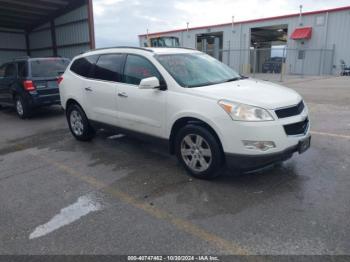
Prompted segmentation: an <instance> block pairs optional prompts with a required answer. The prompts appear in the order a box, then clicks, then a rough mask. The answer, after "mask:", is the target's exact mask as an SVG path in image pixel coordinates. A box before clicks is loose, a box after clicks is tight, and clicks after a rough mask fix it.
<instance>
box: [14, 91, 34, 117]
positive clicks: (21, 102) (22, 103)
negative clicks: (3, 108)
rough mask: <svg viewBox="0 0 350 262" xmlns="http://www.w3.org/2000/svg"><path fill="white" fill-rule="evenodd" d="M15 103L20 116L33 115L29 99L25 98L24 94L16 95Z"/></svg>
mask: <svg viewBox="0 0 350 262" xmlns="http://www.w3.org/2000/svg"><path fill="white" fill-rule="evenodd" d="M14 104H15V109H16V113H17V115H18V117H19V118H21V119H26V118H28V117H30V115H31V113H30V107H29V105H28V103H27V101H26V100H25V99H23V97H22V96H19V95H17V96H15V99H14Z"/></svg>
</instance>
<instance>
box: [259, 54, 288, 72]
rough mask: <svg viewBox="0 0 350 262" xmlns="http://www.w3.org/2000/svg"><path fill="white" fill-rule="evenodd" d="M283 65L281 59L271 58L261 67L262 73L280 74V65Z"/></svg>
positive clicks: (283, 60)
mask: <svg viewBox="0 0 350 262" xmlns="http://www.w3.org/2000/svg"><path fill="white" fill-rule="evenodd" d="M283 63H285V58H283V57H271V58H269V59H267V60H266V61H265V63H263V65H262V72H263V73H281V70H282V64H283Z"/></svg>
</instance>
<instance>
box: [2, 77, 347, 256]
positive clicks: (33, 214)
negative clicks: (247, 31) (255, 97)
mask: <svg viewBox="0 0 350 262" xmlns="http://www.w3.org/2000/svg"><path fill="white" fill-rule="evenodd" d="M284 84H285V85H287V86H289V87H291V88H293V89H295V90H296V91H298V92H299V93H301V94H302V95H303V96H304V98H305V100H306V102H307V104H308V106H309V108H310V118H311V121H312V133H313V138H312V147H311V149H310V150H309V151H307V152H306V153H304V154H303V155H300V156H298V155H295V156H294V157H293V158H292V159H291V160H289V161H287V162H286V163H284V164H283V165H281V166H278V167H275V168H273V169H267V170H265V171H263V172H259V173H255V174H244V175H242V174H236V173H231V172H228V173H227V174H225V175H224V176H222V177H220V178H218V179H216V180H213V181H201V180H197V179H192V178H190V177H189V176H187V175H186V173H185V172H184V170H183V168H182V167H181V166H179V164H178V163H177V161H176V159H175V158H174V157H172V156H169V155H168V154H167V152H166V150H165V149H164V148H161V147H159V146H157V145H154V144H150V143H147V142H143V141H139V140H136V139H134V138H130V137H111V135H112V134H110V133H101V134H99V135H98V136H97V137H96V139H94V140H93V141H92V142H91V143H82V142H78V141H76V140H74V139H73V137H72V136H71V134H70V133H69V131H68V129H67V124H66V120H65V118H64V114H63V112H62V111H61V110H60V109H59V108H58V107H56V108H54V107H53V108H50V109H42V110H40V111H39V112H38V113H37V114H36V115H35V116H34V117H33V118H32V119H29V120H24V121H23V120H19V119H18V118H17V117H16V115H15V113H14V112H13V111H12V110H11V109H2V110H0V123H1V124H0V243H1V244H0V254H129V255H130V254H152V255H155V254H350V241H349V240H350V220H349V217H350V204H349V203H350V193H349V188H350V171H349V170H350V103H349V101H350V78H347V77H337V78H328V79H299V80H298V81H296V80H295V79H293V81H290V82H288V81H286V82H284Z"/></svg>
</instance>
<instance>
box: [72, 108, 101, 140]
mask: <svg viewBox="0 0 350 262" xmlns="http://www.w3.org/2000/svg"><path fill="white" fill-rule="evenodd" d="M67 121H68V125H69V129H70V131H71V132H72V134H73V136H74V137H75V138H76V139H77V140H80V141H90V140H91V139H92V138H93V137H94V135H95V131H94V129H93V128H92V127H91V126H90V123H89V120H88V118H87V117H86V115H85V113H84V111H83V109H82V108H81V107H80V106H78V105H77V104H73V105H70V106H69V107H68V109H67Z"/></svg>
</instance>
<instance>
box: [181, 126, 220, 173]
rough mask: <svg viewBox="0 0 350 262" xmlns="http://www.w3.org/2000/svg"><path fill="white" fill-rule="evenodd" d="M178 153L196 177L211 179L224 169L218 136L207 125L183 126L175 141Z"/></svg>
mask: <svg viewBox="0 0 350 262" xmlns="http://www.w3.org/2000/svg"><path fill="white" fill-rule="evenodd" d="M175 149H176V155H177V157H178V159H179V161H180V162H181V163H182V164H183V165H184V167H185V168H186V170H187V171H188V172H189V173H190V174H191V175H192V176H194V177H197V178H201V179H211V178H214V177H216V176H218V175H220V173H221V171H222V169H223V164H224V163H223V162H224V160H223V159H224V158H223V153H222V150H221V147H220V145H219V142H218V141H217V138H216V137H215V136H214V135H213V134H212V133H211V132H210V131H209V130H207V129H206V128H205V127H202V126H195V125H188V126H185V127H183V128H182V129H181V130H180V131H179V133H178V135H177V137H176V141H175Z"/></svg>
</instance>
